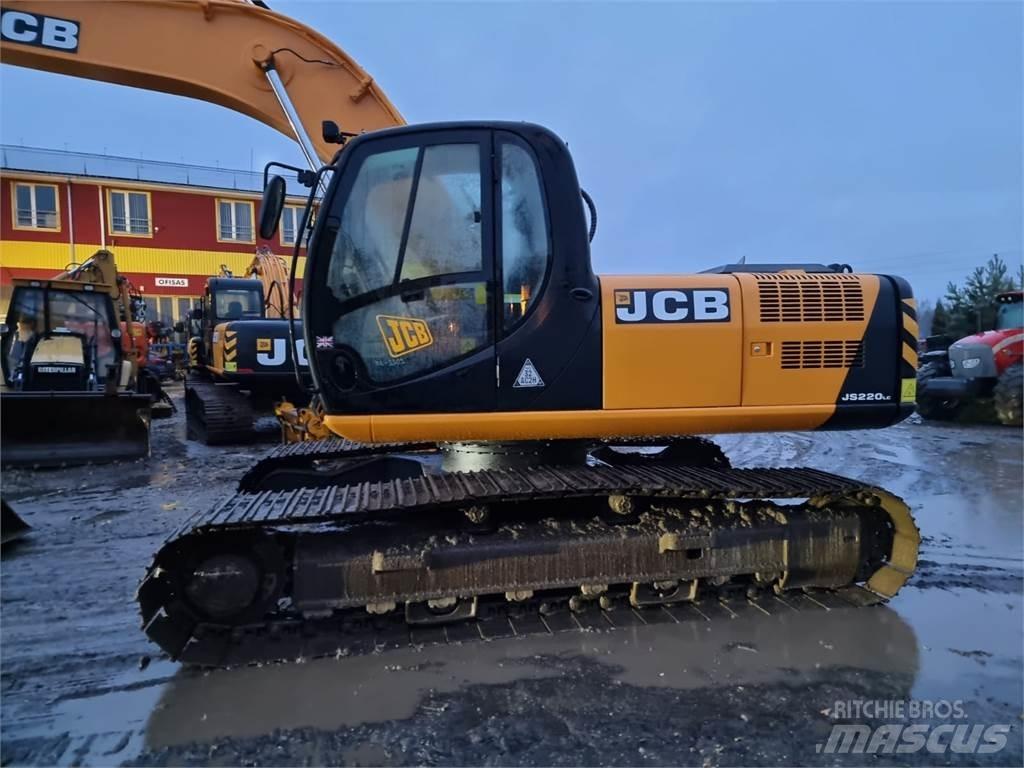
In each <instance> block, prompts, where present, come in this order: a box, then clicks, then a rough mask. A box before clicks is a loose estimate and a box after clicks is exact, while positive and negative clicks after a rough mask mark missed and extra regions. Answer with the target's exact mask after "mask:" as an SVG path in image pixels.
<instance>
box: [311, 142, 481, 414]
mask: <svg viewBox="0 0 1024 768" xmlns="http://www.w3.org/2000/svg"><path fill="white" fill-rule="evenodd" d="M491 147H492V141H491V133H490V132H489V131H486V130H467V129H443V128H441V129H436V130H429V131H420V132H417V133H414V134H409V135H404V136H403V135H396V136H390V137H383V138H372V139H371V138H369V137H368V138H367V139H365V140H363V141H361V142H358V143H357V142H353V146H352V147H350V148H349V149H348V150H346V154H345V157H344V159H343V161H342V163H343V164H342V165H341V167H339V172H338V174H337V177H336V181H335V184H334V187H333V190H332V195H331V199H330V202H329V204H328V205H327V206H326V207H327V208H328V209H329V210H328V213H327V215H326V216H321V221H320V222H319V225H318V228H317V231H316V233H315V234H314V242H313V243H311V246H310V248H311V250H313V251H315V256H316V258H315V259H314V260H313V263H314V264H315V271H314V273H313V274H312V275H308V276H307V278H309V279H307V282H306V285H307V286H310V288H309V291H308V292H307V294H306V297H305V312H304V316H305V317H306V318H308V323H309V332H308V335H307V338H308V339H309V340H310V343H312V344H313V347H314V354H315V356H316V363H317V365H316V373H317V381H318V384H319V387H320V390H321V394H322V396H323V397H324V400H325V404H326V406H327V410H328V412H329V413H351V414H363V413H366V414H389V413H391V414H394V413H446V412H459V411H462V412H471V411H489V410H493V408H494V392H495V356H494V340H495V337H494V311H495V310H494V288H493V286H494V269H493V262H494V245H493V241H494V234H493V233H494V216H493V211H492V208H493V200H492V197H493V195H492V171H491V162H490V158H491Z"/></svg>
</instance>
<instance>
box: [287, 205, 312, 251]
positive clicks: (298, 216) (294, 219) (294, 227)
mask: <svg viewBox="0 0 1024 768" xmlns="http://www.w3.org/2000/svg"><path fill="white" fill-rule="evenodd" d="M304 210H305V208H303V207H302V206H301V205H286V206H285V207H284V210H283V211H281V245H295V233H296V232H298V230H299V227H300V226H302V212H303V211H304ZM315 219H316V212H315V211H314V212H313V215H311V216H310V222H309V224H310V225H309V227H307V228H306V231H305V232H303V233H302V247H303V248H305V247H306V246H307V245H309V233H310V231H311V230H312V228H313V221H314V220H315Z"/></svg>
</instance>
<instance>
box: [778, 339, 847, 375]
mask: <svg viewBox="0 0 1024 768" xmlns="http://www.w3.org/2000/svg"><path fill="white" fill-rule="evenodd" d="M781 361H782V367H783V368H863V367H864V345H863V344H862V343H861V342H860V341H859V340H857V341H784V342H782V357H781Z"/></svg>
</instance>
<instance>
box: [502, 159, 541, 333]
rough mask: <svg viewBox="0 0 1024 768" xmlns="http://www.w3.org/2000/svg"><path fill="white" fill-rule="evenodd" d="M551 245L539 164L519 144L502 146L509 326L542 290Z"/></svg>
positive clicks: (504, 309) (505, 297) (505, 299)
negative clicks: (538, 170)
mask: <svg viewBox="0 0 1024 768" xmlns="http://www.w3.org/2000/svg"><path fill="white" fill-rule="evenodd" d="M549 253H550V245H549V240H548V228H547V221H546V219H545V216H544V198H543V196H542V194H541V188H540V178H539V177H538V175H537V166H536V164H535V163H534V161H533V157H532V156H531V155H530V153H529V152H528V151H527V150H526V149H525V148H524V147H521V146H520V145H518V144H511V143H505V144H502V146H501V271H502V283H503V293H504V295H503V297H502V312H503V316H504V326H505V329H506V330H508V329H510V328H512V327H513V326H514V325H516V324H517V323H518V322H519V321H520V320H521V319H522V318H523V316H524V315H525V314H526V312H527V311H528V309H529V308H530V306H531V304H532V303H533V301H534V300H536V298H537V297H538V295H539V293H540V287H541V283H542V282H543V280H544V273H545V271H546V270H547V264H548V257H549Z"/></svg>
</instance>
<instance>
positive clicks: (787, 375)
mask: <svg viewBox="0 0 1024 768" xmlns="http://www.w3.org/2000/svg"><path fill="white" fill-rule="evenodd" d="M736 278H737V279H738V280H739V282H740V284H741V285H742V286H743V296H744V308H745V310H746V311H745V312H744V318H743V361H744V362H743V399H742V403H743V405H811V404H814V405H823V404H831V403H835V402H836V397H837V396H838V394H839V390H840V388H841V387H842V386H843V381H844V380H845V378H846V375H847V373H848V371H849V366H847V365H837V366H836V367H832V368H828V367H823V368H799V369H787V368H784V367H783V366H782V360H781V357H782V354H783V348H782V344H783V342H790V343H797V342H809V343H810V344H812V345H813V346H815V347H816V346H817V344H818V343H819V342H833V343H834V342H850V343H851V344H854V345H857V344H860V342H861V340H862V339H863V338H864V334H865V331H866V330H867V327H868V318H870V317H871V311H872V310H873V309H874V306H875V300H876V299H877V297H878V277H877V276H876V275H828V276H827V278H828V281H829V282H830V283H831V285H832V286H833V288H834V287H835V286H837V285H840V284H841V283H847V284H849V285H851V286H856V285H858V284H859V287H860V289H861V292H860V293H861V296H862V301H863V310H862V311H861V313H860V317H861V318H862V319H859V320H844V321H840V322H825V321H823V320H821V319H816V318H817V316H816V315H812V316H808V313H806V312H805V313H801V316H800V317H796V316H795V313H794V315H793V316H791V317H790V319H786V317H785V316H783V317H782V319H781V321H765V320H764V319H763V318H764V317H765V316H766V315H767V316H769V317H771V316H773V309H774V308H773V307H771V306H766V307H764V308H762V306H761V295H760V294H761V292H760V290H759V286H758V282H759V281H761V282H765V281H768V282H769V283H771V284H777V285H779V286H781V287H782V288H781V290H783V291H784V290H786V286H787V285H793V284H795V283H796V282H797V281H800V282H803V283H805V284H806V282H807V281H814V280H815V279H816V278H815V276H814V275H805V274H799V275H797V274H794V273H779V274H777V275H756V274H740V275H736ZM836 295H842V294H841V293H838V292H837V294H836ZM836 301H837V302H841V301H842V299H837V300H836ZM790 306H793V307H797V306H799V304H798V303H797V302H791V304H790ZM837 307H838V305H837ZM762 310H764V311H762ZM850 314H853V313H850Z"/></svg>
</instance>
